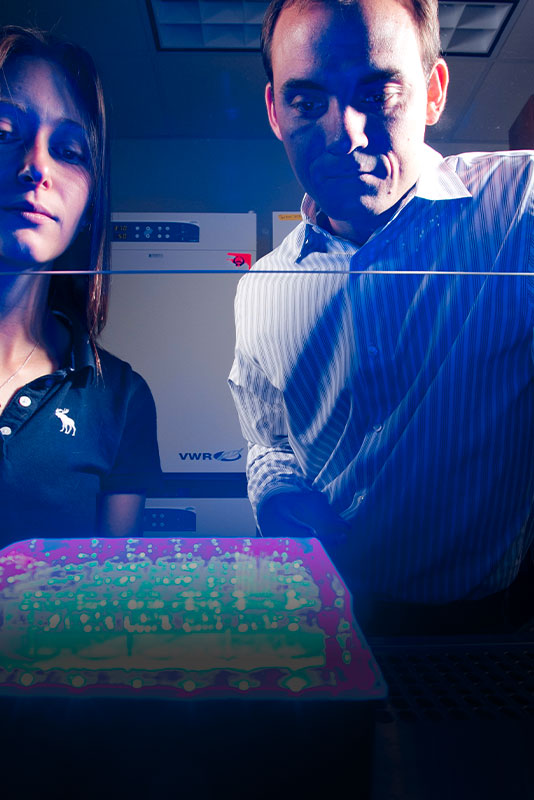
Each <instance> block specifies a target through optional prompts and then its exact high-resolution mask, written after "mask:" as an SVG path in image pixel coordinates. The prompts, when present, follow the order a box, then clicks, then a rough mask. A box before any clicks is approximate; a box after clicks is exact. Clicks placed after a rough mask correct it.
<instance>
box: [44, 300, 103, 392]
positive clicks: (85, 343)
mask: <svg viewBox="0 0 534 800" xmlns="http://www.w3.org/2000/svg"><path fill="white" fill-rule="evenodd" d="M53 313H54V316H56V317H59V318H60V319H61V320H62V321H63V322H64V323H65V324H66V325H67V327H68V328H69V330H70V333H71V338H72V346H71V351H70V364H69V367H68V368H70V370H71V371H73V372H82V371H83V370H86V371H87V378H88V382H89V381H90V382H91V383H92V382H93V381H94V380H95V378H96V363H95V356H94V353H93V348H92V347H91V342H90V341H89V336H88V333H87V330H86V328H85V326H84V325H83V324H82V322H81V320H80V319H79V318H78V317H77V316H72V317H69V316H68V315H67V314H64V313H63V312H62V311H54V312H53Z"/></svg>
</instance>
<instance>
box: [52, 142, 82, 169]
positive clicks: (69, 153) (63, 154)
mask: <svg viewBox="0 0 534 800" xmlns="http://www.w3.org/2000/svg"><path fill="white" fill-rule="evenodd" d="M56 152H57V153H58V155H59V156H60V158H62V159H63V160H64V161H67V162H68V163H69V164H85V163H86V161H87V157H86V154H85V150H83V149H82V148H80V147H74V146H70V145H59V146H57V145H56Z"/></svg>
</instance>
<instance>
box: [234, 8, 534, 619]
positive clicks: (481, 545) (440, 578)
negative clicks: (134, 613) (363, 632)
mask: <svg viewBox="0 0 534 800" xmlns="http://www.w3.org/2000/svg"><path fill="white" fill-rule="evenodd" d="M412 2H413V5H412V4H411V3H410V2H409V0H407V2H400V0H275V1H274V2H272V3H271V5H270V6H269V8H268V10H267V13H266V16H265V21H264V28H263V35H262V47H263V57H264V63H265V66H266V70H267V75H268V78H269V83H268V85H267V88H266V95H265V97H266V103H267V111H268V115H269V121H270V124H271V127H272V129H273V131H274V133H275V135H276V136H277V137H278V138H279V139H280V140H281V141H282V142H283V144H284V147H285V149H286V152H287V155H288V158H289V160H290V162H291V165H292V167H293V170H294V172H295V174H296V176H297V178H298V179H299V181H300V183H301V184H302V186H303V188H304V190H305V191H306V195H305V197H304V200H303V204H302V214H303V220H304V221H303V223H302V224H301V225H300V226H299V227H298V228H297V229H296V230H295V231H293V232H292V233H291V234H290V235H289V236H288V237H287V238H286V240H285V241H284V242H283V243H282V245H281V246H280V247H279V248H278V249H277V250H275V251H274V252H273V253H271V254H270V255H268V256H267V257H266V258H264V259H262V260H260V261H259V262H258V263H257V265H256V267H255V269H254V270H253V271H252V272H251V273H250V274H248V275H247V276H246V277H245V278H243V279H242V281H241V283H240V286H239V289H238V294H237V298H236V330H237V337H236V355H235V361H234V365H233V368H232V372H231V375H230V386H231V389H232V392H233V395H234V399H235V402H236V406H237V409H238V412H239V416H240V420H241V425H242V429H243V432H244V435H245V437H246V438H247V439H248V441H249V458H248V466H247V472H248V481H249V496H250V499H251V501H252V504H253V506H254V508H255V510H256V514H257V519H258V524H259V527H260V529H261V531H262V533H263V534H264V535H273V536H280V535H288V536H298V535H300V536H303V535H304V536H306V535H308V536H319V537H320V538H322V539H323V541H324V542H325V543H326V544H327V546H329V547H331V548H333V549H332V552H333V553H334V557H335V558H336V559H338V562H337V563H338V564H339V566H340V568H341V570H342V573H343V574H344V576H345V577H346V579H347V580H348V582H349V583H350V585H351V586H352V588H353V590H354V593H355V602H356V604H358V602H359V598H362V597H364V596H365V597H366V598H371V599H372V604H374V605H372V607H379V604H380V602H385V603H386V605H385V606H384V607H385V608H387V609H389V611H388V613H389V612H391V611H392V609H393V606H392V605H387V604H388V603H395V604H398V602H399V601H401V602H404V603H405V604H411V605H404V606H402V608H404V610H405V612H406V609H409V610H410V611H414V610H415V611H417V612H419V611H421V609H422V608H425V607H426V606H427V605H432V604H434V607H436V606H440V607H442V608H447V609H450V608H452V609H453V618H454V619H456V620H458V619H464V618H467V617H468V616H469V614H471V613H472V614H473V615H474V616H473V619H475V620H476V621H477V624H478V622H480V620H481V619H482V618H484V617H488V616H490V617H491V616H494V614H497V615H500V614H501V612H502V613H508V612H507V610H506V608H507V606H508V605H509V593H508V592H507V588H508V587H509V586H510V585H511V584H513V583H514V581H516V576H517V575H518V572H519V569H520V565H521V564H522V562H523V567H522V569H525V564H526V563H527V562H526V561H525V556H526V553H527V550H528V548H529V546H530V544H531V541H532V538H533V526H532V525H529V515H530V512H531V507H532V501H533V497H534V458H533V456H534V452H533V450H534V448H533V434H534V379H533V376H534V369H533V363H532V353H531V342H532V327H533V322H534V304H533V301H534V289H533V286H532V283H531V280H530V278H528V277H526V276H525V277H510V276H509V275H508V273H517V272H521V273H528V272H529V271H532V268H533V266H534V245H533V241H534V238H533V237H534V234H533V226H534V220H533V206H534V191H533V190H534V160H533V158H532V155H533V154H528V153H526V152H523V153H506V154H467V155H464V156H457V157H451V158H448V159H446V160H443V159H442V158H441V156H439V155H438V154H437V153H436V152H434V151H433V150H431V149H430V148H428V147H427V146H426V145H425V144H424V135H425V127H426V126H427V125H434V124H435V123H436V122H437V121H438V120H439V118H440V115H441V113H442V111H443V108H444V104H445V98H446V92H447V84H448V72H447V66H446V64H445V62H444V61H443V60H442V59H441V58H439V25H438V20H437V2H435V0H412ZM262 271H263V274H262ZM273 273H277V274H273ZM395 273H397V274H395ZM398 273H400V274H398ZM462 273H468V274H462ZM514 585H515V584H514ZM488 597H489V598H490V600H489V601H488V600H486V599H484V598H488ZM377 604H378V605H377ZM414 604H415V605H414ZM505 606H506V608H505ZM473 609H474V611H473ZM480 609H482V611H480ZM453 625H454V623H453Z"/></svg>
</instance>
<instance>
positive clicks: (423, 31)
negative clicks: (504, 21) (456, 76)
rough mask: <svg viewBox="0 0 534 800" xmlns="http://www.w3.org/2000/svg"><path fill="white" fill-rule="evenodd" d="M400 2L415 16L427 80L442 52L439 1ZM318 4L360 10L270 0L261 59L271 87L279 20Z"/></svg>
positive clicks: (322, 0)
mask: <svg viewBox="0 0 534 800" xmlns="http://www.w3.org/2000/svg"><path fill="white" fill-rule="evenodd" d="M398 2H399V3H400V4H401V5H403V6H404V7H405V8H406V9H407V10H408V11H410V12H411V14H412V16H413V19H414V22H415V25H416V27H417V32H418V36H419V47H420V50H421V62H422V64H423V70H424V73H425V75H426V77H427V78H428V77H429V75H430V73H431V71H432V67H433V66H434V64H435V63H436V61H437V60H438V58H439V55H440V51H441V43H440V37H439V20H438V0H398ZM317 4H322V5H327V6H332V7H336V6H337V7H338V8H341V9H343V8H348V7H350V6H357V5H358V0H271V2H270V4H269V6H268V8H267V11H266V12H265V16H264V18H263V27H262V31H261V55H262V58H263V65H264V67H265V72H266V73H267V77H268V79H269V81H270V83H272V82H273V66H272V58H271V48H272V42H273V33H274V29H275V26H276V23H277V21H278V17H279V16H280V14H281V13H282V11H283V10H284V9H285V8H289V7H290V6H297V7H298V8H307V7H309V6H312V5H317Z"/></svg>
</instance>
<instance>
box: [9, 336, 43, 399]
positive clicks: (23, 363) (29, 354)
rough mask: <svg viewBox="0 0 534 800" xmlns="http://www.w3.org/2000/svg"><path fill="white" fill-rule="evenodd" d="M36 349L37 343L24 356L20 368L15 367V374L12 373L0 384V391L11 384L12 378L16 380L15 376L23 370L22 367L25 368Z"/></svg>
mask: <svg viewBox="0 0 534 800" xmlns="http://www.w3.org/2000/svg"><path fill="white" fill-rule="evenodd" d="M36 347H37V342H35V344H34V346H33V347H32V349H31V350H30V352H29V353H28V355H27V356H26V358H25V359H24V361H23V362H22V364H21V365H20V367H17V369H16V370H15V372H14V373H13V374H12V375H10V376H9V378H6V379H5V381H4V382H3V383H0V389H3V388H4V386H7V385H8V383H11V381H12V380H13V378H16V376H17V375H18V374H19V372H20V371H21V369H24V367H25V366H26V364H27V363H28V361H29V360H30V358H31V357H32V356H33V354H34V352H35V348H36Z"/></svg>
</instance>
